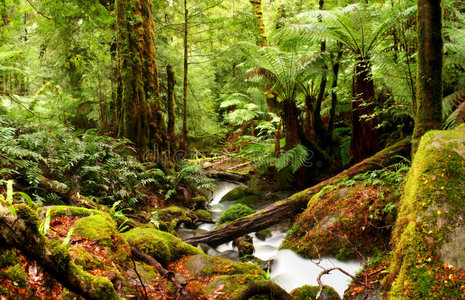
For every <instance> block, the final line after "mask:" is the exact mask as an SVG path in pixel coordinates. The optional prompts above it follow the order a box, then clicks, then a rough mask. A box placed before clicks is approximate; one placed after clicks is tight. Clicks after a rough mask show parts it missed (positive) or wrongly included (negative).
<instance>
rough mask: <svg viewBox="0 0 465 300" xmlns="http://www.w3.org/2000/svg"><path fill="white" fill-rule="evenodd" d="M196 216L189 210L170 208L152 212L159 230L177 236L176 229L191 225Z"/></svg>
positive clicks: (176, 207)
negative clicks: (182, 225)
mask: <svg viewBox="0 0 465 300" xmlns="http://www.w3.org/2000/svg"><path fill="white" fill-rule="evenodd" d="M194 217H195V216H194V215H193V214H192V213H191V211H190V210H189V209H187V208H183V207H179V206H169V207H165V208H161V209H154V210H153V211H152V219H153V220H154V223H155V224H156V225H157V226H158V229H160V230H162V231H166V232H169V233H171V234H173V235H176V228H177V227H178V225H180V224H181V223H184V224H187V225H191V224H192V223H193V220H192V219H193V218H194Z"/></svg>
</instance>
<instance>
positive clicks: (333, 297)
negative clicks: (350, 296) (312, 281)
mask: <svg viewBox="0 0 465 300" xmlns="http://www.w3.org/2000/svg"><path fill="white" fill-rule="evenodd" d="M319 290H320V287H319V286H311V285H304V286H302V287H299V288H296V289H294V290H292V292H291V294H290V295H291V297H292V299H294V300H308V299H316V295H317V294H318V291H319ZM322 299H328V300H339V299H341V297H340V296H339V294H338V293H337V292H336V291H335V290H334V289H333V288H332V287H330V286H327V285H325V286H324V287H323V292H322Z"/></svg>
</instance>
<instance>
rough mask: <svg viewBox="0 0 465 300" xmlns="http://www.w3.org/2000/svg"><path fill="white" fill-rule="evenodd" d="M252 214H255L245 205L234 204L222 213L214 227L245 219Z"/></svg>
mask: <svg viewBox="0 0 465 300" xmlns="http://www.w3.org/2000/svg"><path fill="white" fill-rule="evenodd" d="M253 213H255V211H254V210H253V209H251V208H250V207H248V206H247V205H244V204H240V203H237V204H234V205H233V206H230V207H229V208H228V209H227V210H225V211H224V212H223V214H222V215H221V216H220V218H219V219H218V222H217V224H216V226H218V227H219V226H222V225H224V224H227V223H230V222H232V221H234V220H237V219H239V218H242V217H247V216H249V215H251V214H253Z"/></svg>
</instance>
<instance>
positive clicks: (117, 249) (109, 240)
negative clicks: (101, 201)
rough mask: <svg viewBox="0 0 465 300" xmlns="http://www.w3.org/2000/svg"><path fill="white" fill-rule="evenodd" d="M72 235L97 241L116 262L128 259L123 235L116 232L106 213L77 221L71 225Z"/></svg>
mask: <svg viewBox="0 0 465 300" xmlns="http://www.w3.org/2000/svg"><path fill="white" fill-rule="evenodd" d="M72 228H73V233H74V234H76V235H79V236H82V237H85V238H88V239H91V240H96V241H98V244H99V245H102V246H104V247H106V248H107V249H109V250H110V253H111V258H112V259H113V260H115V261H118V262H125V261H127V260H128V259H129V253H128V251H127V249H129V245H128V243H127V241H126V240H125V239H124V237H123V235H122V234H121V233H119V232H118V229H117V227H116V222H115V221H113V219H112V218H111V217H110V216H109V215H108V214H106V213H102V214H97V215H91V216H88V217H85V218H81V219H79V220H77V221H76V222H75V223H74V225H73V227H72Z"/></svg>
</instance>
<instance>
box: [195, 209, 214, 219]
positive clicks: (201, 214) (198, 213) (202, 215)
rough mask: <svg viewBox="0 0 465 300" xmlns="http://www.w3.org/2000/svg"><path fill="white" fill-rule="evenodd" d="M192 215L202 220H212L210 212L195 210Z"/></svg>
mask: <svg viewBox="0 0 465 300" xmlns="http://www.w3.org/2000/svg"><path fill="white" fill-rule="evenodd" d="M194 215H195V216H196V217H197V218H199V219H202V220H211V219H212V214H211V212H209V211H207V210H204V209H197V210H196V211H194Z"/></svg>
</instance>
